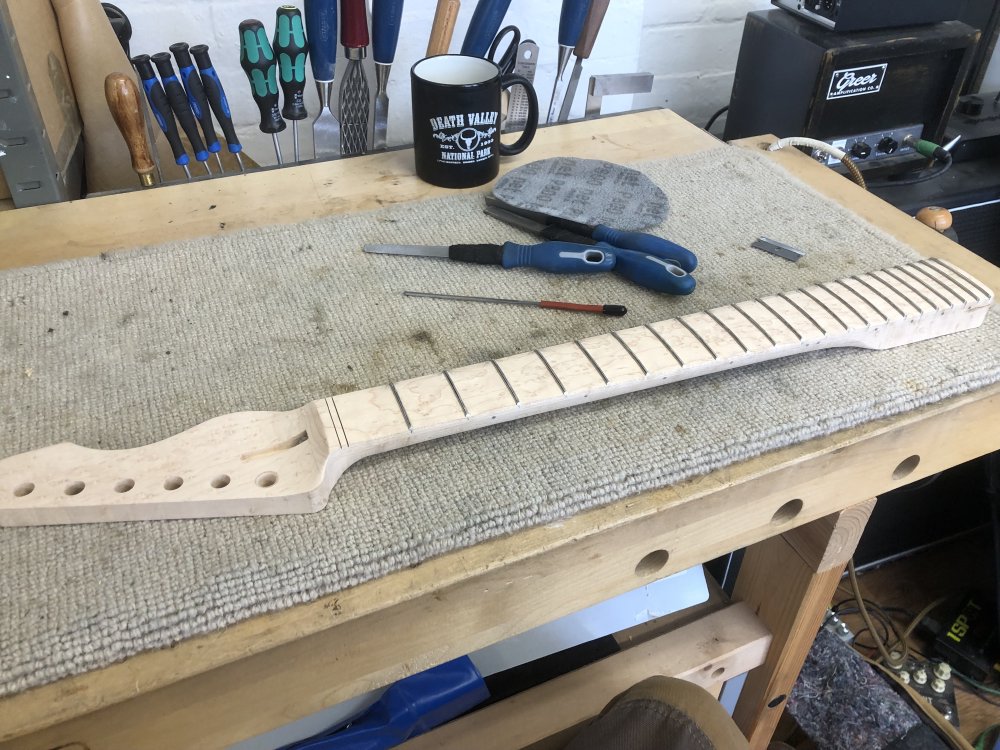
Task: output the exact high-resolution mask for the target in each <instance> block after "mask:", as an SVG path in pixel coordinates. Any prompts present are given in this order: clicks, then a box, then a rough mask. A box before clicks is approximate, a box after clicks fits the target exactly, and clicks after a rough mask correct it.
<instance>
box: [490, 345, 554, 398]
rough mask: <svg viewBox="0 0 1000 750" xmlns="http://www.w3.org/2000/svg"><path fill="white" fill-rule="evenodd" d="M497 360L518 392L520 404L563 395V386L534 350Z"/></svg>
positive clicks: (512, 386) (508, 380)
mask: <svg viewBox="0 0 1000 750" xmlns="http://www.w3.org/2000/svg"><path fill="white" fill-rule="evenodd" d="M496 362H497V366H498V367H499V368H500V369H501V370H502V371H503V374H504V377H506V378H507V382H508V383H509V384H510V387H511V389H512V390H513V391H514V393H516V394H517V401H518V403H519V404H522V405H524V404H533V403H535V402H536V401H545V400H546V399H551V398H559V397H561V396H562V395H563V389H562V387H561V386H560V385H559V383H557V382H556V380H555V378H553V377H552V373H551V372H549V368H548V367H546V366H545V363H544V362H542V360H541V359H539V358H538V355H537V354H535V353H534V352H524V353H522V354H515V355H513V356H511V357H504V358H503V359H498V360H497V361H496Z"/></svg>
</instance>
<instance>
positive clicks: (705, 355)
mask: <svg viewBox="0 0 1000 750" xmlns="http://www.w3.org/2000/svg"><path fill="white" fill-rule="evenodd" d="M649 327H650V328H651V329H653V330H654V331H656V334H657V335H658V336H659V337H660V338H661V339H663V341H664V342H665V343H666V344H667V346H669V347H670V351H672V352H673V353H674V354H675V355H676V356H677V359H678V360H679V361H680V363H681V365H682V366H683V367H688V366H689V365H700V364H703V363H705V362H714V361H715V355H714V354H713V353H712V352H711V351H710V350H709V349H708V348H707V347H706V346H705V344H704V343H703V342H701V341H699V340H698V338H697V337H696V336H695V335H694V334H693V333H691V330H690V329H689V328H688V327H687V326H685V325H684V324H682V323H681V322H680V320H678V319H677V318H672V319H671V320H661V321H660V322H658V323H650V324H649Z"/></svg>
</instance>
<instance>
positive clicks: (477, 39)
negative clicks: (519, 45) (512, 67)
mask: <svg viewBox="0 0 1000 750" xmlns="http://www.w3.org/2000/svg"><path fill="white" fill-rule="evenodd" d="M509 7H510V0H479V4H478V5H476V10H475V11H474V12H473V13H472V20H471V21H469V29H468V31H466V32H465V41H463V42H462V54H463V55H472V56H473V57H486V53H487V52H488V51H489V49H490V44H492V42H493V38H494V37H495V36H496V35H497V31H499V30H500V24H502V23H503V18H504V16H506V15H507V9H508V8H509ZM581 23H582V21H581ZM577 34H579V32H577Z"/></svg>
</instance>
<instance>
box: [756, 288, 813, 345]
mask: <svg viewBox="0 0 1000 750" xmlns="http://www.w3.org/2000/svg"><path fill="white" fill-rule="evenodd" d="M760 303H761V304H762V305H764V306H765V307H766V308H767V309H768V310H770V311H771V312H772V313H774V314H775V315H776V316H777V317H778V318H779V319H780V320H781V321H782V322H783V323H784V324H785V325H786V326H788V328H789V330H791V331H792V332H793V333H795V335H796V336H798V337H799V341H802V342H807V341H808V342H811V341H813V340H815V339H820V338H823V335H824V334H823V329H822V328H820V327H819V324H818V323H817V322H816V321H815V320H812V319H810V318H809V316H807V315H806V314H805V313H804V312H802V310H801V308H799V307H798V306H797V305H795V304H793V303H792V302H791V301H790V300H789V299H787V298H786V297H785V296H784V295H779V296H774V297H764V298H762V299H761V300H760Z"/></svg>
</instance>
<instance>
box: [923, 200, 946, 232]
mask: <svg viewBox="0 0 1000 750" xmlns="http://www.w3.org/2000/svg"><path fill="white" fill-rule="evenodd" d="M917 221H919V222H920V223H921V224H926V225H927V226H929V227H930V228H931V229H936V230H937V231H939V232H944V231H946V230H948V229H951V225H952V221H953V219H952V216H951V211H949V210H948V209H947V208H941V207H940V206H925V207H924V208H921V209H920V210H919V211H917Z"/></svg>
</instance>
